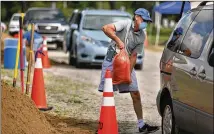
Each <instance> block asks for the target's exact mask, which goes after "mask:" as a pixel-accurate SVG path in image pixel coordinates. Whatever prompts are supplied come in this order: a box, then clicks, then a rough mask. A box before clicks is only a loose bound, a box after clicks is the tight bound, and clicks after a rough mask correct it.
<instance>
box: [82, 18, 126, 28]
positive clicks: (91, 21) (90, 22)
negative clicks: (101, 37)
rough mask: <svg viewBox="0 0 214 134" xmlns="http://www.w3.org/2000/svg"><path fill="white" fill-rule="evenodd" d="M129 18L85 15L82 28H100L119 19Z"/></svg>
mask: <svg viewBox="0 0 214 134" xmlns="http://www.w3.org/2000/svg"><path fill="white" fill-rule="evenodd" d="M125 19H130V18H129V17H128V16H112V15H86V16H85V17H84V20H83V29H85V30H101V28H102V26H104V25H106V24H109V23H113V22H116V21H119V20H125Z"/></svg>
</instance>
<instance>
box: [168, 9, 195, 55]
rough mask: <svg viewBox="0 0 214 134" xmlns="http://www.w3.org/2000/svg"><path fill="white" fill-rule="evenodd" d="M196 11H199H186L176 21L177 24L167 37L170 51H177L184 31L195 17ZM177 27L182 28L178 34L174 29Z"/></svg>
mask: <svg viewBox="0 0 214 134" xmlns="http://www.w3.org/2000/svg"><path fill="white" fill-rule="evenodd" d="M198 13H199V11H194V12H188V13H186V14H185V15H184V16H183V17H182V18H181V20H180V21H179V22H178V24H177V26H176V27H175V30H174V31H173V32H172V34H171V36H170V38H169V41H168V43H167V48H168V49H170V50H171V51H174V52H177V50H178V49H179V47H180V44H181V42H182V39H183V37H184V35H185V33H186V31H187V30H188V28H189V26H190V24H191V23H192V21H193V20H194V19H195V17H196V15H197V14H198ZM178 28H179V29H182V33H180V34H177V33H176V29H178Z"/></svg>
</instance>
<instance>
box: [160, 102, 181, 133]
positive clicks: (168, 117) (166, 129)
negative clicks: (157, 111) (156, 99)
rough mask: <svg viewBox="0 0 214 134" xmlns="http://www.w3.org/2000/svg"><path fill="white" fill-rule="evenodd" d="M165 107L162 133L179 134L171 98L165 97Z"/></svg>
mask: <svg viewBox="0 0 214 134" xmlns="http://www.w3.org/2000/svg"><path fill="white" fill-rule="evenodd" d="M163 107H164V111H163V115H162V124H161V129H162V134H178V130H177V128H176V125H175V118H174V113H173V108H172V101H171V99H165V100H164V102H163Z"/></svg>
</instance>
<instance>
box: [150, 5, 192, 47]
mask: <svg viewBox="0 0 214 134" xmlns="http://www.w3.org/2000/svg"><path fill="white" fill-rule="evenodd" d="M158 3H159V2H158ZM190 9H191V5H190V2H188V1H170V2H163V3H161V4H160V5H159V4H157V3H156V6H154V8H153V12H156V14H159V15H156V17H155V21H157V20H158V23H156V24H157V34H156V42H155V45H156V46H157V45H158V41H159V34H160V20H161V14H180V16H181V15H182V14H183V13H186V12H187V11H189V10H190Z"/></svg>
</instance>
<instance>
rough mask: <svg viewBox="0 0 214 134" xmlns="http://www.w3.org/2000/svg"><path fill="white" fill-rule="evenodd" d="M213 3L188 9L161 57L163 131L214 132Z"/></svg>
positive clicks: (159, 101) (159, 99) (168, 133)
mask: <svg viewBox="0 0 214 134" xmlns="http://www.w3.org/2000/svg"><path fill="white" fill-rule="evenodd" d="M213 6H214V5H213V3H212V4H211V5H206V2H202V3H201V4H200V5H199V6H198V7H197V8H194V9H191V10H190V11H188V12H187V13H186V14H185V15H183V17H182V18H181V19H180V21H179V22H178V24H177V26H176V27H175V30H174V31H173V32H172V34H171V36H170V38H169V40H168V42H167V44H166V47H165V49H164V51H163V54H162V58H161V60H160V73H161V75H160V76H161V88H160V91H159V93H158V96H157V107H158V111H159V113H160V115H161V116H162V133H163V134H176V133H179V132H184V131H186V132H190V133H194V134H213V72H214V71H213V69H214V43H213V23H214V22H213V15H214V14H213Z"/></svg>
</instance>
